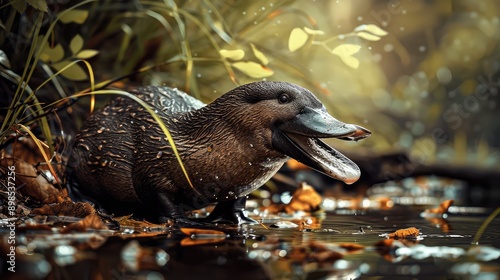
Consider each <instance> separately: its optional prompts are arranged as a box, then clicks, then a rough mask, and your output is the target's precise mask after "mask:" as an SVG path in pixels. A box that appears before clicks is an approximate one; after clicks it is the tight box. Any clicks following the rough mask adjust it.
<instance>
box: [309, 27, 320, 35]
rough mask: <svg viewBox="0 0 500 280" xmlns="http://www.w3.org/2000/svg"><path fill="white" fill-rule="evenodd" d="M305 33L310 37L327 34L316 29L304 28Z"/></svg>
mask: <svg viewBox="0 0 500 280" xmlns="http://www.w3.org/2000/svg"><path fill="white" fill-rule="evenodd" d="M304 31H305V32H306V33H307V34H309V35H323V34H325V32H323V31H322V30H314V29H311V28H307V27H304Z"/></svg>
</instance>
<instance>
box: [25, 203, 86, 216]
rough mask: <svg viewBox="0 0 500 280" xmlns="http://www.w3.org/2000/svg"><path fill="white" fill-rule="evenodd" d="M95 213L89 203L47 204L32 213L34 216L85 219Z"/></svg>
mask: <svg viewBox="0 0 500 280" xmlns="http://www.w3.org/2000/svg"><path fill="white" fill-rule="evenodd" d="M92 213H95V209H94V207H92V205H90V204H89V203H88V202H72V201H63V202H61V203H54V204H46V205H44V206H42V207H39V208H35V209H33V210H32V211H31V214H33V215H47V216H68V217H78V218H84V217H85V216H87V215H90V214H92Z"/></svg>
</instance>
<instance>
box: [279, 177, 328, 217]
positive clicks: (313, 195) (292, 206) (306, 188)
mask: <svg viewBox="0 0 500 280" xmlns="http://www.w3.org/2000/svg"><path fill="white" fill-rule="evenodd" d="M322 200H323V198H322V197H321V195H319V194H318V192H316V190H315V189H314V188H313V187H312V186H311V185H308V184H307V183H301V184H300V186H299V187H298V188H297V190H295V192H294V193H293V195H292V200H291V201H290V203H289V204H287V205H285V207H284V209H285V211H286V212H287V213H289V214H292V213H294V212H296V211H304V212H307V213H311V212H314V211H317V210H319V206H320V204H321V201H322Z"/></svg>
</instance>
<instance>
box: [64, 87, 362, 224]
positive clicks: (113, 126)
mask: <svg viewBox="0 0 500 280" xmlns="http://www.w3.org/2000/svg"><path fill="white" fill-rule="evenodd" d="M132 93H133V94H135V95H136V96H137V97H139V98H140V99H142V100H144V101H145V102H146V103H148V104H149V106H151V107H152V108H153V109H154V111H155V112H156V113H157V114H158V115H159V116H160V117H161V119H162V120H163V122H164V123H165V124H166V126H167V127H168V130H169V131H170V134H171V135H172V138H173V140H174V143H175V146H176V149H177V151H178V153H179V155H180V158H181V159H182V163H183V165H184V167H185V170H186V171H187V174H188V176H189V179H190V181H191V184H189V183H188V180H187V178H186V176H185V175H184V173H183V171H182V169H181V167H180V164H179V162H178V160H177V159H176V157H175V155H174V153H173V151H172V147H171V146H170V144H169V142H168V140H167V138H166V136H165V134H164V132H163V131H162V130H161V129H160V127H159V125H158V124H157V123H156V121H155V120H154V119H153V117H152V116H151V114H150V113H149V112H148V111H147V110H146V109H144V108H143V107H142V106H141V105H139V104H138V103H137V102H136V101H134V100H132V99H130V98H127V97H118V98H116V99H114V100H113V101H112V102H111V103H110V104H109V105H107V106H106V107H105V108H103V109H101V110H99V111H97V112H95V113H94V114H93V115H92V116H91V117H90V118H89V119H88V120H87V121H86V122H85V123H84V125H83V128H82V130H81V132H80V133H79V134H78V135H77V136H76V140H75V144H74V146H73V152H72V156H71V159H70V160H69V168H68V170H69V172H70V174H69V175H70V178H71V180H72V188H73V189H74V190H76V193H78V194H81V195H83V196H85V197H87V198H90V199H91V200H93V201H95V202H96V203H97V204H99V205H100V206H101V207H102V208H104V209H106V210H108V211H109V212H112V213H115V214H118V215H119V214H128V213H147V214H148V215H153V216H156V217H165V218H171V219H174V220H175V221H177V222H180V223H190V220H188V219H187V218H186V217H185V211H186V210H191V209H199V208H202V207H205V206H207V205H208V204H210V203H214V202H217V203H218V204H217V206H216V208H215V209H214V211H213V212H212V214H211V215H210V217H209V220H211V221H213V222H225V223H243V222H249V221H251V220H250V219H248V218H247V217H246V216H245V215H244V214H243V207H244V202H245V197H246V195H248V194H249V193H250V192H252V191H254V190H256V189H257V188H259V187H260V186H262V185H263V184H264V183H265V182H266V181H267V180H269V179H270V178H271V177H272V176H273V175H274V174H275V173H276V172H277V171H278V169H279V168H280V167H281V166H282V165H283V163H285V162H286V161H287V160H288V159H289V158H290V157H293V158H295V159H297V160H299V161H301V162H303V163H305V164H306V165H309V166H310V167H312V168H315V169H317V170H319V171H322V172H324V173H325V174H327V175H329V176H332V177H334V178H336V179H339V180H342V181H344V182H346V183H353V182H354V181H356V180H357V179H358V178H359V175H360V174H359V169H358V167H357V166H356V165H355V164H354V163H353V162H352V161H350V160H349V159H347V158H346V157H344V156H343V155H342V154H340V153H339V152H337V151H336V150H334V149H333V148H331V147H330V146H328V145H326V144H325V143H324V142H322V141H321V140H319V139H318V138H324V137H336V138H341V139H344V140H358V139H361V138H364V137H366V136H368V135H370V132H369V131H368V130H366V129H364V128H362V127H360V126H356V125H350V124H345V123H342V122H340V121H338V120H336V119H334V118H333V117H332V116H331V115H329V114H328V113H327V111H326V109H325V107H324V106H323V105H322V104H321V102H320V101H319V100H318V99H317V98H316V97H315V96H314V95H313V94H312V93H311V92H310V91H308V90H307V89H304V88H302V87H300V86H297V85H294V84H291V83H285V82H255V83H250V84H246V85H242V86H239V87H237V88H235V89H233V90H231V91H229V92H228V93H226V94H224V95H222V96H221V97H220V98H218V99H216V100H215V101H214V102H212V103H210V104H208V105H205V104H203V103H202V102H200V101H198V100H197V99H195V98H193V97H190V96H189V95H187V94H186V93H184V92H182V91H180V90H177V89H172V88H169V87H155V86H148V87H140V88H137V89H135V90H134V91H133V92H132Z"/></svg>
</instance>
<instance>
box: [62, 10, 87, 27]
mask: <svg viewBox="0 0 500 280" xmlns="http://www.w3.org/2000/svg"><path fill="white" fill-rule="evenodd" d="M88 16H89V11H87V10H71V11H67V12H66V13H65V14H64V15H62V16H61V19H60V20H61V22H62V23H70V22H74V23H77V24H82V23H84V22H85V20H87V17H88Z"/></svg>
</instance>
